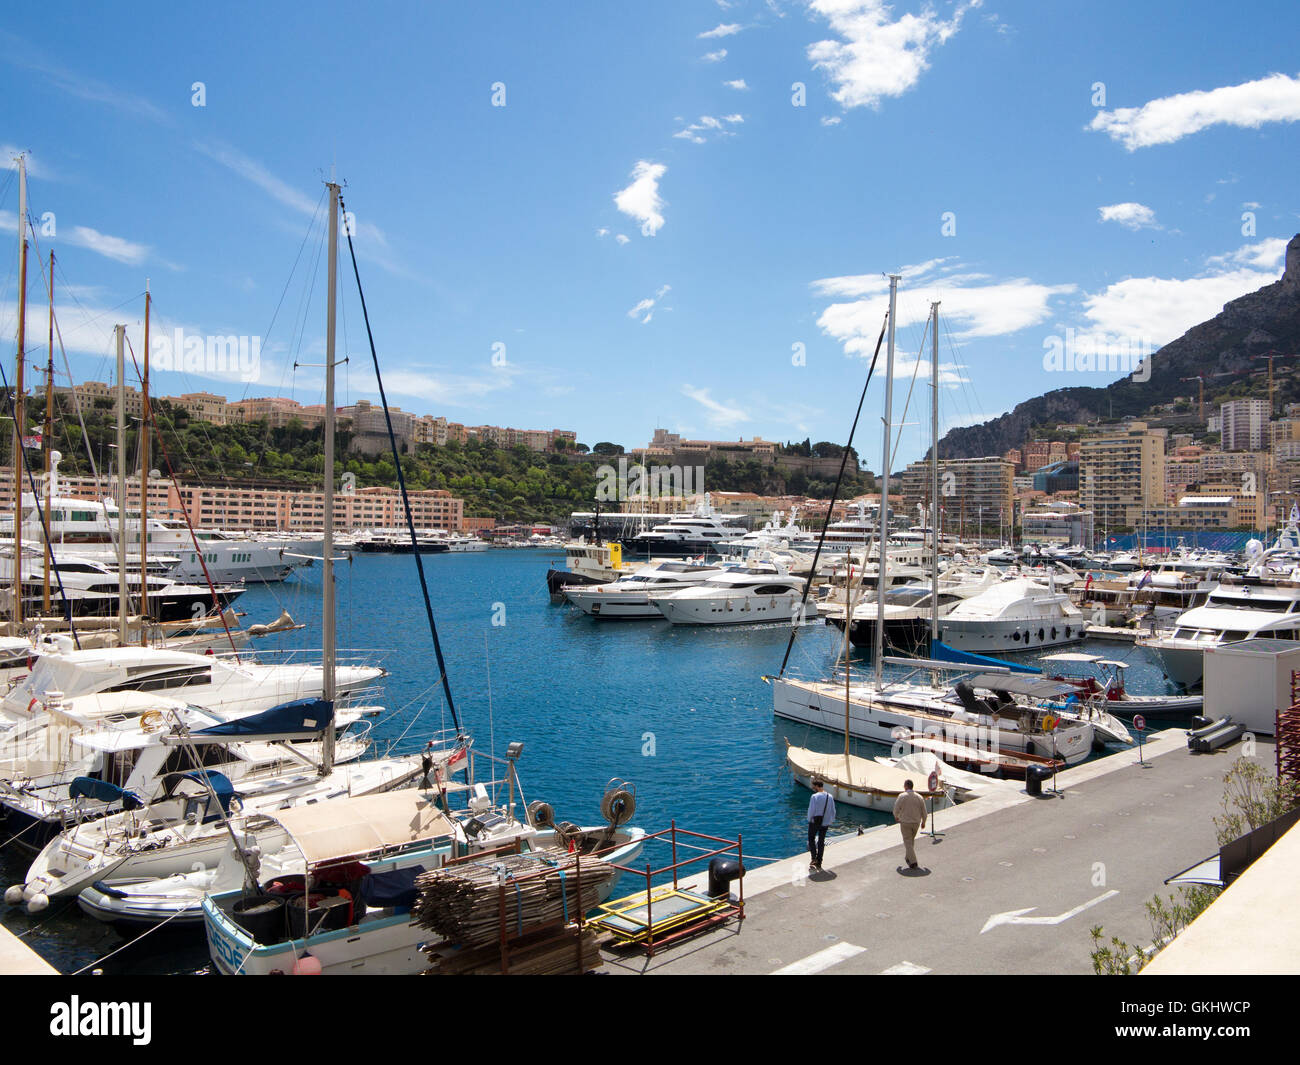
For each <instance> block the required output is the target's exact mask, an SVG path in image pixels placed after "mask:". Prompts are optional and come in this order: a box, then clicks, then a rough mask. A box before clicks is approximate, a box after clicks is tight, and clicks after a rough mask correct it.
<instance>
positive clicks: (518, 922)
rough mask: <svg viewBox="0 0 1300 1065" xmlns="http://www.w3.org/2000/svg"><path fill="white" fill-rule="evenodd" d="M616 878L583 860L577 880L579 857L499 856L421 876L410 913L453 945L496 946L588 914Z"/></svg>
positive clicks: (607, 868)
mask: <svg viewBox="0 0 1300 1065" xmlns="http://www.w3.org/2000/svg"><path fill="white" fill-rule="evenodd" d="M617 874H618V870H616V869H614V868H613V867H612V866H611V865H609V864H607V863H606V862H603V861H601V860H600V859H598V858H585V859H582V861H581V875H579V856H578V855H577V854H570V853H568V852H566V851H562V850H542V851H533V852H531V853H528V854H505V855H499V856H494V857H492V858H486V859H484V860H483V861H480V862H466V863H463V864H458V865H449V866H445V867H443V868H441V869H434V870H431V871H430V872H427V873H424V874H422V875H421V876H420V877H419V878H418V879H417V880H416V882H415V884H416V887H417V888H419V890H420V895H419V898H418V899H417V900H416V903H415V906H414V907H413V908H412V911H411V912H412V915H413V916H414V917H415V920H416V923H417V924H419V925H420V927H421V928H428V929H431V930H432V931H435V932H437V933H438V934H440V935H441V936H443V937H444V938H446V939H448V940H450V941H451V942H453V943H458V944H460V945H462V946H467V947H473V946H479V945H482V944H485V943H497V942H499V941H500V939H501V936H502V934H503V933H504V934H505V935H507V936H512V935H519V934H522V933H523V932H524V931H525V930H527V929H528V928H530V927H531V926H534V925H538V924H545V923H548V922H554V921H571V920H573V919H574V918H576V917H577V916H579V915H581V914H583V913H586V912H587V911H588V910H590V909H592V908H593V907H594V906H595V905H596V904H597V903H598V902H599V901H600V888H601V886H602V885H604V884H606V883H608V882H609V881H610V880H611V879H613V878H614V877H615V876H616V875H617ZM579 880H581V882H582V891H581V898H580V897H579V891H578V882H579ZM503 892H504V908H503V905H502V893H503ZM503 920H504V922H505V927H504V929H503V928H502V921H503Z"/></svg>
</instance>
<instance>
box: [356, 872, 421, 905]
mask: <svg viewBox="0 0 1300 1065" xmlns="http://www.w3.org/2000/svg"><path fill="white" fill-rule="evenodd" d="M423 872H424V866H422V865H416V866H412V867H411V868H409V869H390V870H389V871H388V872H386V873H371V874H370V875H369V876H367V877H366V878H365V879H364V880H363V881H362V882H361V897H362V899H364V900H365V903H366V905H367V906H374V907H376V908H378V909H383V908H385V907H387V906H393V907H395V908H397V909H399V910H409V909H410V908H411V907H412V906H414V905H415V899H416V896H417V895H419V890H418V889H417V888H416V886H415V878H416V877H418V876H419V875H420V874H421V873H423Z"/></svg>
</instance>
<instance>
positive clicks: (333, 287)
mask: <svg viewBox="0 0 1300 1065" xmlns="http://www.w3.org/2000/svg"><path fill="white" fill-rule="evenodd" d="M327 187H328V188H329V190H330V240H329V295H328V297H327V300H326V311H325V320H326V321H325V531H324V535H323V537H322V540H321V559H322V562H321V581H322V583H323V585H324V587H323V589H322V594H321V611H322V616H321V642H322V644H323V645H324V647H323V653H322V655H321V669H322V671H323V674H324V675H323V688H322V693H321V694H322V696H323V698H324V699H325V701H326V702H327V703H329V705H330V710H331V717H332V715H333V708H334V695H335V691H334V684H335V678H334V669H335V667H334V660H335V646H334V644H335V640H336V636H335V631H334V419H335V414H334V315H335V303H336V298H337V294H338V260H339V187H338V185H336V184H335V183H334V182H328V183H327ZM333 771H334V726H333V722H332V721H331V724H330V727H329V728H327V729H326V730H325V735H324V736H323V737H322V742H321V776H328V775H329V774H330V773H332V772H333Z"/></svg>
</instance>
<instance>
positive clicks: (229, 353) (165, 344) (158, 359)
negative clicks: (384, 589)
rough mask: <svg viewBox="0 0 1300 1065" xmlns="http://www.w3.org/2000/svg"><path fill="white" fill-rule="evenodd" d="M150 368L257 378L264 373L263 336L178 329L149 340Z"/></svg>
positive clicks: (247, 379) (245, 378)
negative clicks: (217, 334)
mask: <svg viewBox="0 0 1300 1065" xmlns="http://www.w3.org/2000/svg"><path fill="white" fill-rule="evenodd" d="M149 347H150V350H149V368H150V369H152V370H176V371H180V372H184V373H196V374H203V375H205V376H208V377H223V376H238V378H239V380H241V381H256V380H258V378H260V377H261V375H262V338H261V337H254V336H215V335H203V336H200V335H199V334H196V333H186V332H185V330H184V329H180V328H177V329H174V330H173V331H172V334H171V336H168V335H167V334H165V333H163V334H160V335H158V336H155V337H153V338H152V340H151V341H150V344H149Z"/></svg>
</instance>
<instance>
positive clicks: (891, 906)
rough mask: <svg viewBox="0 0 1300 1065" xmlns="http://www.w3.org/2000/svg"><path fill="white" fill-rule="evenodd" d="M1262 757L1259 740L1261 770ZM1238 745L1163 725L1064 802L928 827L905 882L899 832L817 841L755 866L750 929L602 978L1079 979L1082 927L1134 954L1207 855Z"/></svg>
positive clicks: (1267, 753)
mask: <svg viewBox="0 0 1300 1065" xmlns="http://www.w3.org/2000/svg"><path fill="white" fill-rule="evenodd" d="M1272 750H1273V749H1272V746H1271V744H1267V743H1264V742H1259V743H1258V757H1260V758H1261V759H1262V760H1263V761H1265V762H1269V763H1271V760H1272ZM1239 753H1240V749H1239V747H1238V746H1237V745H1233V746H1231V747H1229V748H1228V749H1227V750H1223V751H1218V752H1216V753H1214V754H1207V755H1192V754H1190V753H1189V752H1188V751H1187V745H1186V733H1185V732H1184V731H1183V730H1182V729H1170V730H1168V731H1165V732H1161V733H1157V734H1155V735H1153V736H1152V737H1151V738H1150V740H1148V742H1147V743H1146V746H1145V755H1146V762H1147V764H1146V766H1142V765H1139V764H1138V757H1137V752H1136V750H1125V751H1122V752H1120V753H1118V754H1114V755H1110V756H1108V757H1105V758H1100V759H1097V760H1095V761H1093V762H1089V763H1087V764H1086V765H1082V766H1078V767H1077V768H1074V769H1070V770H1067V771H1066V772H1064V773H1062V774H1060V776H1059V778H1058V779H1059V786H1060V789H1061V795H1060V796H1059V797H1054V798H1046V797H1045V798H1041V799H1031V798H1029V797H1028V796H1027V795H1025V794H1024V792H1023V790H1015V789H1008V793H1007V794H1003V795H997V796H996V797H990V798H984V799H980V800H978V801H976V802H972V803H967V804H965V805H963V806H959V807H956V808H954V809H951V810H941V811H939V816H938V831H939V833H940V835H939V837H938V838H937V839H934V840H932V839H931V837H930V835H929V827H928V826H927V829H926V833H925V835H924V836H922V837H918V839H917V854H918V857H919V858H920V860H921V865H922V867H923V871H922V873H921V874H920V875H916V874H912V875H903V874H900V873H899V872H898V867H899V866H901V865H902V863H903V846H902V840H901V838H900V834H899V832H898V829H897V828H896V827H894V826H888V827H886V828H883V829H877V830H874V831H871V832H867V833H865V834H863V835H861V836H853V837H846V838H843V839H839V840H835V841H833V842H831V843H828V845H827V849H826V860H825V866H826V869H825V871H824V872H822V873H819V874H814V875H813V876H811V877H809V876H808V875H807V870H808V859H807V856H806V855H802V856H798V857H795V858H790V859H786V860H784V861H781V862H777V863H773V864H771V865H768V866H766V867H763V868H755V869H753V870H751V872H750V873H749V875H748V876H747V877H746V878H745V899H746V919H745V921H744V922H743V924H741V925H740V926H739V927H735V926H733V927H729V928H723V929H719V930H716V931H713V932H709V933H706V934H703V935H701V936H700V937H698V938H696V939H693V940H687V941H685V942H682V943H678V944H677V945H675V946H672V947H670V948H669V949H668V950H666V951H664V952H663V953H661V954H658V955H656V957H655V958H653V959H647V958H646V957H645V956H644V953H618V954H616V953H608V952H607V954H606V969H605V971H606V972H612V973H620V972H621V973H643V972H644V973H744V974H762V973H777V972H785V973H805V974H811V973H817V972H829V973H900V974H901V973H908V974H910V973H926V972H936V973H1090V972H1091V971H1092V965H1091V960H1090V958H1089V952H1090V950H1091V949H1092V941H1091V938H1090V936H1089V929H1090V928H1091V927H1092V926H1093V925H1097V924H1100V925H1103V926H1104V928H1105V931H1106V935H1107V937H1108V938H1109V936H1110V935H1112V934H1114V935H1118V936H1120V937H1121V938H1122V939H1125V940H1127V941H1128V942H1130V943H1146V942H1149V941H1150V939H1151V928H1150V924H1149V921H1148V919H1147V916H1146V910H1145V903H1146V901H1147V900H1148V899H1150V898H1151V897H1152V896H1153V895H1155V894H1156V893H1157V892H1162V893H1164V894H1169V893H1176V891H1177V889H1175V888H1167V887H1165V886H1164V885H1163V880H1164V878H1165V877H1168V876H1172V875H1173V874H1174V873H1177V872H1180V871H1181V870H1183V869H1185V868H1186V867H1188V866H1190V865H1192V864H1194V863H1195V862H1197V861H1199V860H1200V859H1202V858H1205V857H1206V856H1208V855H1210V854H1213V853H1214V852H1216V851H1217V850H1218V846H1217V844H1216V841H1215V830H1214V824H1213V821H1212V818H1213V817H1214V815H1215V814H1217V813H1218V812H1219V811H1220V799H1221V796H1222V793H1223V786H1222V777H1223V774H1224V772H1225V771H1226V770H1227V768H1228V767H1229V765H1230V764H1231V762H1232V761H1233V760H1234V759H1235V758H1236V757H1237V756H1238V754H1239Z"/></svg>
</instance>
